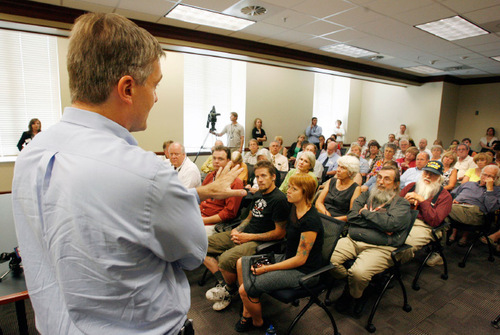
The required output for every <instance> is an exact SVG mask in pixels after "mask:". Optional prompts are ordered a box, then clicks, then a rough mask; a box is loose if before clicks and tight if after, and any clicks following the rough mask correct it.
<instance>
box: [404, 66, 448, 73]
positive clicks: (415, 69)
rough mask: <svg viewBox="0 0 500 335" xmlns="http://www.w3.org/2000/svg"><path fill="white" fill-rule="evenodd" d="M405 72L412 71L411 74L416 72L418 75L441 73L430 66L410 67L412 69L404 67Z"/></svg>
mask: <svg viewBox="0 0 500 335" xmlns="http://www.w3.org/2000/svg"><path fill="white" fill-rule="evenodd" d="M404 69H405V70H409V71H413V72H418V73H424V74H434V73H441V72H443V70H439V69H435V68H433V67H430V66H423V65H421V66H412V67H405V68H404Z"/></svg>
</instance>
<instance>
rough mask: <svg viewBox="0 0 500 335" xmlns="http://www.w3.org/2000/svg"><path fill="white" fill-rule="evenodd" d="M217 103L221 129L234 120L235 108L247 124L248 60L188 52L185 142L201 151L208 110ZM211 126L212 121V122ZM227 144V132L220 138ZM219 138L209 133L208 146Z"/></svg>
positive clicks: (186, 60) (185, 75) (205, 134)
mask: <svg viewBox="0 0 500 335" xmlns="http://www.w3.org/2000/svg"><path fill="white" fill-rule="evenodd" d="M212 106H215V109H216V112H217V113H220V114H221V115H220V116H218V117H217V124H216V129H217V132H220V131H222V129H223V128H224V126H225V125H227V124H229V123H230V120H229V115H230V113H231V112H236V113H238V123H240V124H241V125H243V126H244V125H245V106H246V63H245V62H241V61H234V60H229V59H222V58H216V57H209V56H199V55H192V54H186V55H184V146H185V147H186V150H187V151H192V152H193V151H198V150H199V149H200V147H201V145H202V143H203V141H204V139H205V137H206V136H207V134H208V132H209V128H206V125H207V117H208V113H209V112H210V110H211V109H212ZM209 127H210V125H209ZM220 139H221V140H222V141H223V142H224V144H226V143H227V142H226V135H224V136H223V137H222V138H220ZM215 140H216V138H215V136H214V135H208V138H207V141H206V142H205V146H204V148H206V149H210V148H211V147H212V146H213V144H214V142H215Z"/></svg>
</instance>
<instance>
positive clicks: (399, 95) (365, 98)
mask: <svg viewBox="0 0 500 335" xmlns="http://www.w3.org/2000/svg"><path fill="white" fill-rule="evenodd" d="M360 89H361V91H362V92H361V94H360V96H361V108H360V115H359V120H360V125H359V133H360V134H362V135H364V136H366V138H367V140H370V139H376V140H377V141H379V143H380V144H383V143H385V142H387V135H388V134H389V133H394V132H395V131H396V130H398V129H399V125H400V124H401V123H404V124H406V125H407V127H408V129H409V131H410V135H411V136H412V138H414V139H415V140H416V141H418V140H419V139H420V138H423V137H424V138H427V139H428V141H429V142H430V143H431V144H432V142H433V141H434V140H435V139H436V136H437V133H438V123H439V115H440V109H441V95H442V90H443V83H428V84H425V85H422V86H408V87H398V86H391V85H384V84H378V83H373V82H364V83H363V84H362V85H361V87H360Z"/></svg>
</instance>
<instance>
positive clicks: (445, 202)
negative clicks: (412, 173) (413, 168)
mask: <svg viewBox="0 0 500 335" xmlns="http://www.w3.org/2000/svg"><path fill="white" fill-rule="evenodd" d="M422 170H423V172H422V175H421V176H420V179H419V180H418V181H417V182H416V183H410V184H409V185H407V186H406V187H405V188H403V190H402V191H401V193H400V194H399V195H400V196H402V197H404V198H405V199H406V200H408V201H409V202H410V204H411V205H412V206H413V207H414V208H415V209H416V210H418V216H417V220H415V223H414V224H413V227H412V228H411V231H410V234H409V235H408V238H407V239H406V242H405V243H406V244H409V245H411V246H413V248H412V249H411V250H408V253H407V255H405V256H404V260H405V261H406V260H410V259H411V258H413V256H414V254H415V252H416V251H418V250H420V249H421V248H422V247H423V246H424V245H426V244H427V243H429V242H430V241H431V240H432V228H433V227H437V226H439V225H440V224H441V222H443V220H444V219H445V218H446V217H447V216H448V214H450V211H451V204H452V202H453V199H452V197H451V195H450V193H448V191H447V190H445V189H443V187H442V186H441V183H442V181H443V180H442V179H443V177H442V176H443V163H441V162H439V161H430V162H429V163H427V165H426V166H425V167H424V168H423V169H422ZM438 237H439V236H438ZM438 264H443V259H442V258H441V256H440V255H439V254H437V253H433V255H432V256H431V257H430V258H429V259H428V260H427V265H430V266H434V265H438Z"/></svg>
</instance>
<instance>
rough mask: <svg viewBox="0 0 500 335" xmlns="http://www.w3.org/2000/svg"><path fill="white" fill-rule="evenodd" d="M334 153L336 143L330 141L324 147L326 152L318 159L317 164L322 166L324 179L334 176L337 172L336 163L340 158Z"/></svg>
mask: <svg viewBox="0 0 500 335" xmlns="http://www.w3.org/2000/svg"><path fill="white" fill-rule="evenodd" d="M336 151H337V143H335V142H334V141H330V142H329V143H328V144H327V146H326V152H324V153H322V154H321V155H319V157H318V164H321V165H323V169H324V171H325V172H326V178H331V177H333V176H335V173H336V172H337V161H338V160H339V158H340V156H339V155H338V154H337V152H336ZM323 174H325V173H323Z"/></svg>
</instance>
